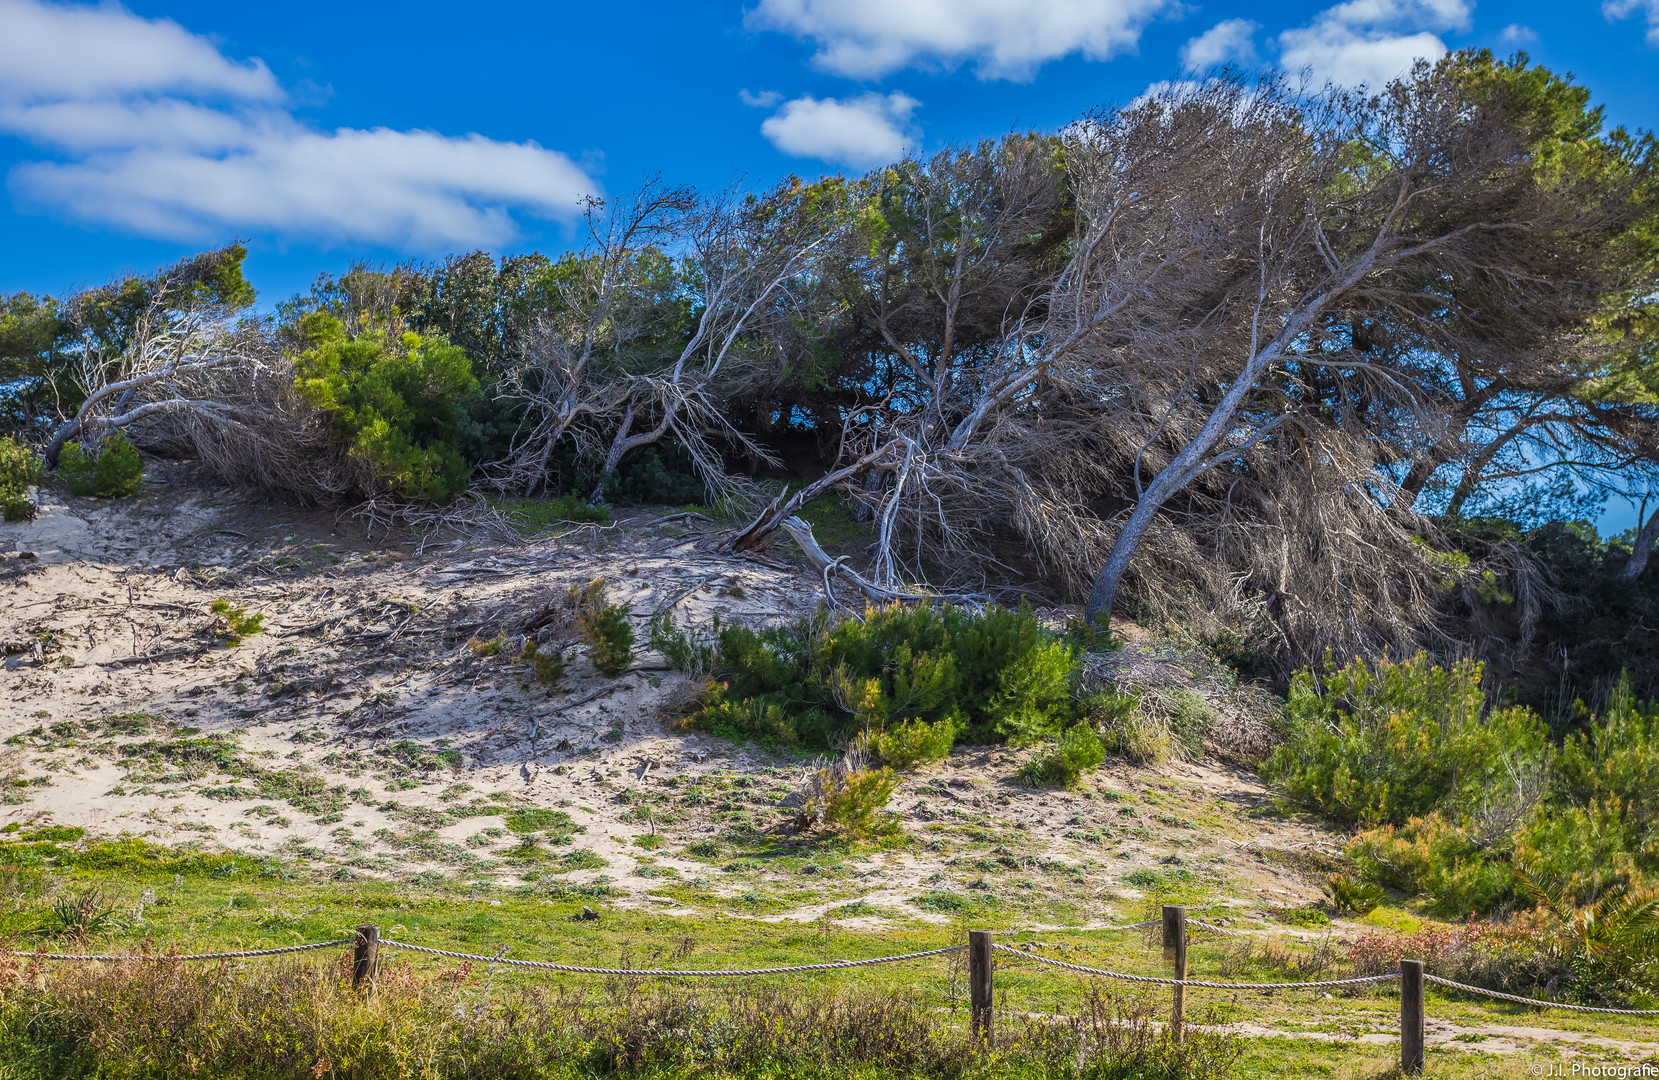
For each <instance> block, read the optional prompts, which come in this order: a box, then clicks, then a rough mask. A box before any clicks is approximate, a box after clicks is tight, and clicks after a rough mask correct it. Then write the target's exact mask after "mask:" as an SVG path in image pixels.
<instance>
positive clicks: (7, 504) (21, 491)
mask: <svg viewBox="0 0 1659 1080" xmlns="http://www.w3.org/2000/svg"><path fill="white" fill-rule="evenodd" d="M45 469H46V463H45V462H44V461H42V460H41V458H40V455H39V454H36V453H35V452H34V451H33V450H30V449H29V448H28V447H27V446H25V445H23V444H22V443H20V442H18V441H17V440H16V439H13V438H12V437H11V436H9V435H7V436H4V437H0V517H4V518H5V519H6V520H7V521H29V520H30V519H32V518H33V517H34V516H35V504H34V503H33V502H31V501H29V495H28V489H29V488H31V487H33V486H34V485H36V484H38V483H40V481H41V477H42V476H44V475H45Z"/></svg>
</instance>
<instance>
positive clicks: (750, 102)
mask: <svg viewBox="0 0 1659 1080" xmlns="http://www.w3.org/2000/svg"><path fill="white" fill-rule="evenodd" d="M737 99H738V100H739V101H741V102H743V104H745V105H747V106H749V107H750V108H751V109H770V108H772V107H774V106H775V105H777V103H778V102H780V101H782V100H783V95H782V94H780V93H778V92H777V91H776V90H762V91H761V92H760V93H758V94H751V93H749V91H747V90H739V91H738V92H737Z"/></svg>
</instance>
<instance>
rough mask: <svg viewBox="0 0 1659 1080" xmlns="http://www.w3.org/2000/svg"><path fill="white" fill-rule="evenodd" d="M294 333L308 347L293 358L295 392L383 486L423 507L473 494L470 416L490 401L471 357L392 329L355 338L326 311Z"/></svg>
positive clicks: (374, 328) (367, 330) (436, 340)
mask: <svg viewBox="0 0 1659 1080" xmlns="http://www.w3.org/2000/svg"><path fill="white" fill-rule="evenodd" d="M293 333H294V334H295V336H296V337H297V338H298V339H299V341H300V343H301V344H302V345H303V346H305V347H304V348H303V349H302V350H301V351H300V352H299V353H298V354H297V355H295V356H294V357H293V362H294V371H295V378H294V391H295V393H297V394H298V395H299V397H300V398H301V399H302V400H304V401H305V402H306V403H308V404H310V405H312V406H313V407H315V408H318V409H321V410H322V411H324V412H326V413H329V414H330V415H331V416H332V417H333V421H334V430H335V434H336V436H337V437H338V438H339V439H341V440H342V441H343V442H344V443H346V445H347V446H349V448H350V452H351V455H352V456H353V457H354V458H357V459H358V460H360V461H362V462H363V463H364V464H365V465H367V466H368V468H369V471H370V472H371V473H372V475H373V476H374V481H375V485H376V486H378V487H379V488H380V489H381V490H384V491H387V492H390V493H391V494H393V495H397V496H400V497H402V498H406V499H414V500H417V501H422V502H432V501H437V500H441V499H446V498H448V497H449V496H451V495H454V494H456V493H458V492H461V491H464V490H466V487H467V483H468V481H469V480H470V478H471V476H472V466H471V464H470V463H469V462H468V461H467V459H466V456H465V454H464V453H463V450H462V446H463V444H464V443H466V442H468V441H469V440H471V439H473V438H474V437H475V435H476V432H475V430H474V429H475V428H476V426H477V425H476V423H475V421H474V420H473V418H472V415H471V411H469V410H472V409H473V408H474V407H476V406H481V405H482V404H483V398H482V395H481V393H480V390H479V384H478V379H477V378H476V377H475V376H474V375H473V371H472V361H471V360H470V359H469V358H468V357H467V354H466V351H465V350H463V349H461V348H460V347H459V346H456V345H452V344H450V343H449V342H448V341H447V340H446V339H445V338H444V337H443V336H442V335H438V334H434V335H427V336H425V337H423V336H421V335H420V334H416V333H413V332H406V333H402V334H399V333H396V332H395V331H394V330H393V329H392V328H390V327H388V326H387V325H384V324H381V325H371V326H367V327H364V328H363V329H362V330H361V331H360V332H358V333H356V334H353V333H352V332H350V331H349V330H348V329H347V327H346V324H345V323H344V322H342V321H341V320H340V319H338V318H336V317H335V316H333V315H331V314H329V313H328V312H326V311H314V312H311V313H310V314H308V315H306V316H304V317H303V318H302V319H300V321H299V323H298V325H297V326H296V327H295V328H294V331H293Z"/></svg>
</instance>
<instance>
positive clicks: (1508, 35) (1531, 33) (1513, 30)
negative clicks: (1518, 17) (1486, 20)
mask: <svg viewBox="0 0 1659 1080" xmlns="http://www.w3.org/2000/svg"><path fill="white" fill-rule="evenodd" d="M1537 40H1538V31H1536V30H1534V29H1533V28H1532V27H1530V26H1524V25H1522V24H1521V23H1510V24H1509V25H1508V26H1506V27H1504V28H1503V29H1502V30H1500V31H1499V32H1498V43H1499V44H1501V45H1531V44H1532V43H1533V42H1534V41H1537Z"/></svg>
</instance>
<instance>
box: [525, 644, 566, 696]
mask: <svg viewBox="0 0 1659 1080" xmlns="http://www.w3.org/2000/svg"><path fill="white" fill-rule="evenodd" d="M522 658H523V659H524V660H525V661H526V662H527V663H528V664H529V665H530V672H531V674H532V675H534V676H535V679H536V681H537V682H539V683H541V684H542V685H543V686H552V685H553V684H555V683H557V682H558V681H559V680H560V679H561V678H563V677H564V673H565V661H564V656H563V655H561V654H560V653H559V652H557V651H551V652H543V651H542V649H541V646H539V645H537V644H536V643H535V642H534V641H527V642H525V643H524V652H523V654H522Z"/></svg>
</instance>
